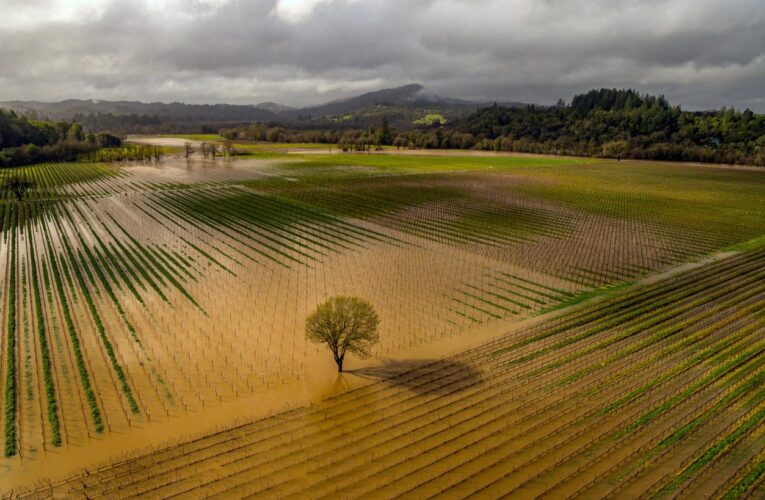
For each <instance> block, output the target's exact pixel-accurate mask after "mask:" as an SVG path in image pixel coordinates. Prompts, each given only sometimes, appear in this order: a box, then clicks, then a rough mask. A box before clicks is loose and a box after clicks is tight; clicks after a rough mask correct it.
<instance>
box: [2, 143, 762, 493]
mask: <svg viewBox="0 0 765 500" xmlns="http://www.w3.org/2000/svg"><path fill="white" fill-rule="evenodd" d="M205 140H207V139H205ZM293 147H294V146H293ZM19 173H20V174H23V175H25V176H27V177H29V178H32V179H34V180H35V181H36V187H35V188H34V189H32V190H31V191H30V192H29V193H28V195H27V197H26V198H25V200H24V201H22V202H20V203H18V202H16V201H15V200H14V198H13V196H12V194H11V193H10V192H8V191H7V190H2V191H0V220H1V221H2V222H0V225H2V239H0V259H2V260H3V263H4V265H3V266H2V267H0V283H2V287H0V319H2V324H3V336H2V357H1V358H0V369H1V370H2V374H3V377H2V380H3V395H4V396H3V398H2V402H0V408H1V409H2V412H0V415H2V416H3V429H4V434H3V436H4V449H5V452H6V455H7V458H6V459H4V463H3V464H2V467H0V484H2V485H3V487H2V488H0V491H2V492H7V491H10V490H11V489H16V490H17V489H18V488H21V487H25V486H29V485H30V484H32V483H34V482H35V481H38V480H42V479H44V478H46V477H51V476H57V475H62V474H64V475H66V474H70V473H72V472H74V471H73V470H72V468H73V467H75V466H78V465H79V466H86V465H87V466H90V465H92V463H93V462H95V461H104V457H102V456H100V455H99V456H98V457H97V456H96V455H93V456H88V452H87V450H89V449H91V448H96V447H97V446H94V444H97V443H100V442H103V443H104V444H106V445H108V444H109V443H115V444H114V448H113V449H114V455H115V456H116V455H117V454H118V453H122V452H128V451H130V450H131V449H130V447H129V446H126V445H122V444H120V445H117V444H116V443H118V442H119V439H120V436H130V435H131V433H134V432H138V431H137V430H140V429H152V428H154V427H155V426H161V425H163V424H165V423H172V422H179V424H178V425H179V427H183V425H182V423H184V422H191V421H192V420H193V419H194V418H195V416H202V415H211V416H215V418H214V419H213V420H215V421H216V422H223V423H224V424H225V423H226V421H225V418H224V417H225V415H226V413H227V411H228V410H227V409H228V408H230V407H231V405H234V404H235V403H236V402H237V401H246V402H247V403H248V404H251V406H252V408H253V410H252V413H253V414H256V413H259V414H263V413H265V412H266V409H271V408H273V405H271V403H267V402H266V399H268V397H267V395H268V394H270V393H271V392H272V391H273V390H274V388H279V387H292V388H299V389H297V391H298V392H303V391H306V392H308V393H311V394H309V395H308V397H309V398H310V399H312V400H313V399H315V398H316V397H317V396H316V395H315V394H313V392H312V391H314V390H315V389H316V387H315V385H316V382H315V380H330V381H331V380H332V378H329V377H333V375H332V374H331V370H332V366H331V359H330V358H328V356H327V354H326V353H325V352H324V351H322V350H320V349H319V348H317V347H315V346H314V345H312V344H308V343H307V342H306V341H305V339H304V337H303V334H302V327H303V326H302V325H303V321H304V319H305V317H306V316H307V315H308V313H309V312H310V311H311V310H312V309H313V308H314V307H315V306H316V304H317V303H319V302H321V301H323V300H324V299H325V298H327V297H329V296H332V295H337V294H350V295H358V296H361V297H364V298H366V299H368V300H369V301H371V302H372V303H373V304H374V305H375V307H376V308H377V309H378V311H379V314H380V317H381V319H382V330H381V333H380V336H381V343H380V345H379V346H378V348H377V351H376V357H375V358H374V359H372V360H370V361H368V362H366V363H361V362H358V360H353V359H352V360H349V362H348V365H349V369H350V370H351V371H352V372H353V371H354V370H356V371H357V373H358V374H361V375H364V374H368V376H369V377H371V378H373V379H375V378H383V379H384V381H383V382H381V383H378V384H372V385H368V384H367V383H362V384H361V385H364V387H362V388H359V389H355V390H351V391H349V392H348V391H346V392H343V394H342V395H339V396H336V397H334V398H331V399H328V400H326V401H324V402H322V403H320V404H319V406H318V407H315V408H301V409H297V410H294V411H293V413H287V414H284V415H283V416H280V417H278V421H279V422H286V423H287V424H285V425H288V426H290V428H292V427H291V426H293V425H294V426H295V428H294V434H290V438H289V439H286V440H285V439H284V434H280V433H279V432H287V431H286V430H284V429H283V428H282V427H281V426H280V425H276V424H275V422H276V420H269V419H265V420H258V421H256V422H254V423H251V424H247V425H245V426H244V427H237V428H235V429H232V430H230V431H226V432H224V433H220V434H215V435H212V436H210V437H209V438H205V439H204V440H201V441H195V442H194V443H193V444H182V445H179V446H177V447H173V448H168V449H166V450H164V451H162V452H159V453H160V454H161V460H159V459H157V460H156V461H155V458H151V459H143V458H139V459H136V460H137V461H136V462H124V463H115V464H113V465H110V466H107V467H106V468H104V469H103V471H101V472H99V473H98V474H93V475H92V476H91V478H92V480H88V481H86V482H81V481H80V479H79V478H78V480H77V481H76V484H75V482H69V481H65V482H63V483H56V484H57V486H56V489H55V492H56V493H57V494H58V493H61V492H64V491H67V492H68V491H69V490H70V489H72V490H78V489H82V488H84V489H85V490H86V492H87V493H88V495H90V496H93V495H92V494H94V493H100V494H108V495H109V496H122V495H124V496H128V495H130V494H138V493H141V492H142V491H143V489H146V488H157V489H156V491H154V490H152V493H162V494H164V493H167V494H169V493H171V492H184V491H186V490H187V489H188V490H189V491H188V492H187V494H188V495H190V496H195V495H198V494H200V493H204V494H207V493H213V492H217V493H221V494H224V493H225V494H234V493H236V494H239V493H256V492H259V491H260V489H261V488H267V487H277V486H278V488H279V489H278V491H280V492H282V491H285V492H288V491H294V492H300V491H303V490H304V489H305V488H311V490H310V491H312V492H324V493H326V494H327V495H329V494H333V493H334V492H335V491H343V492H354V494H356V495H360V496H363V495H364V494H365V493H368V492H370V491H369V490H370V489H375V490H376V489H378V488H381V490H380V491H381V492H384V496H392V495H394V494H402V493H407V492H411V493H417V494H418V495H425V496H429V495H431V494H432V495H435V494H443V495H445V496H447V495H448V496H453V495H454V494H459V495H463V494H468V493H473V492H484V493H487V494H490V495H491V496H498V495H500V494H512V493H523V494H529V495H531V494H545V493H550V494H552V493H555V494H561V495H563V494H573V493H577V494H579V495H583V496H602V495H604V494H606V493H608V492H613V494H615V495H628V496H632V495H633V494H641V493H649V494H656V495H659V496H662V495H666V496H672V495H675V494H677V492H682V493H683V494H685V495H688V496H690V497H693V496H694V495H695V494H696V493H698V492H699V491H712V490H713V487H714V491H719V492H726V491H730V492H731V494H738V493H737V492H741V493H745V492H748V491H752V489H753V488H757V487H759V486H758V485H759V484H760V475H761V474H762V469H763V465H762V453H763V451H762V450H763V449H764V448H765V447H763V446H762V445H763V441H762V436H763V435H764V434H763V433H765V426H764V425H763V423H762V420H761V415H760V413H761V411H760V410H761V406H762V402H761V399H762V397H763V396H762V395H761V394H760V393H759V392H758V391H759V388H758V383H759V381H760V378H758V377H759V371H760V369H759V365H760V364H761V363H762V362H763V360H765V357H763V356H761V355H760V352H761V350H760V347H759V346H760V343H761V342H762V341H763V337H762V335H763V324H762V322H761V318H760V316H761V314H760V312H761V310H762V305H763V304H762V300H763V291H762V290H761V288H762V286H761V283H762V277H763V266H765V264H764V262H765V260H764V259H765V257H763V255H764V254H763V251H762V250H761V248H762V246H763V242H764V241H765V240H763V238H765V172H760V171H754V170H746V169H727V168H714V167H699V166H692V165H679V164H678V165H671V164H657V163H638V162H626V161H623V162H609V161H601V160H584V159H576V158H548V157H529V156H509V155H504V156H503V155H499V156H488V155H487V156H470V155H464V156H435V155H434V156H417V155H405V154H334V155H329V154H320V153H317V152H312V153H307V154H303V155H301V154H286V153H278V152H274V153H271V154H268V155H265V156H262V157H261V156H258V155H257V154H256V155H255V156H253V157H241V158H239V157H237V158H233V159H231V158H228V159H218V160H215V161H212V160H203V159H201V158H192V159H190V160H188V161H187V160H184V159H180V158H168V159H165V160H163V161H162V162H160V163H157V164H120V165H111V164H63V163H62V164H42V165H35V166H32V167H24V168H19V169H12V170H3V171H0V178H5V177H7V176H11V175H14V174H19ZM0 181H2V179H0ZM0 185H2V184H1V183H0ZM724 250H727V251H735V252H738V253H736V254H734V255H729V256H727V257H726V258H724V259H721V260H718V261H716V262H712V263H708V264H705V265H703V266H701V267H699V268H698V269H696V270H693V271H688V272H686V273H685V274H682V275H679V276H678V277H674V278H667V279H664V280H660V281H657V282H655V283H651V284H640V283H641V281H642V280H643V279H644V278H646V277H649V276H651V275H655V274H656V273H661V272H665V271H667V270H669V269H672V268H674V267H677V266H683V265H685V264H687V263H689V262H694V261H699V260H700V259H704V258H707V257H709V256H710V255H714V254H716V253H717V252H721V251H724ZM564 308H566V309H565V310H564ZM549 311H556V313H557V314H560V313H561V311H563V315H562V316H560V317H556V318H555V319H546V318H547V316H543V317H542V320H543V321H542V322H541V323H540V324H539V325H537V326H535V327H533V328H532V329H529V330H524V331H521V332H515V333H512V334H508V335H500V336H499V337H498V338H497V340H496V341H495V342H494V343H492V344H485V345H482V346H480V347H475V348H473V349H471V350H469V351H467V352H465V353H464V354H461V355H459V356H457V357H455V358H449V359H447V360H445V361H437V362H436V361H433V362H432V363H431V364H429V365H428V366H421V367H415V368H414V369H407V370H404V371H403V372H401V370H398V371H397V372H396V375H397V376H396V377H392V378H391V377H388V375H390V373H388V372H385V371H384V370H382V371H380V370H381V369H380V367H381V366H382V367H386V366H389V365H390V366H396V363H397V362H399V361H400V360H401V359H405V358H407V357H408V356H409V354H408V353H411V352H414V350H416V349H426V350H428V351H429V352H432V353H433V357H434V358H437V357H438V356H439V354H438V353H440V352H443V351H442V350H441V348H440V347H439V346H441V345H445V343H448V342H449V341H451V340H452V339H470V338H473V337H475V338H482V337H481V335H484V334H486V332H491V331H495V332H503V331H510V330H512V327H513V325H515V324H517V323H518V322H520V321H530V320H532V319H533V318H534V317H537V316H540V315H544V314H545V313H548V312H549ZM691 361H692V362H691ZM410 368H411V367H410ZM365 370H366V372H365ZM375 370H377V371H375ZM720 370H722V371H720ZM402 373H403V374H402ZM347 377H357V375H347ZM359 380H366V379H365V378H364V379H362V378H359ZM355 384H356V385H358V384H359V383H358V382H356V383H355ZM319 385H321V384H319ZM352 385H353V384H352ZM319 399H321V398H319ZM269 405H271V406H269ZM723 409H726V411H722V410H723ZM328 419H337V420H339V421H343V422H347V424H343V425H342V426H339V427H337V428H336V429H334V430H332V431H330V430H327V429H329V428H331V427H332V426H327V425H325V424H326V423H327V422H330V420H328ZM394 422H398V423H399V424H400V425H398V424H397V425H393V423H394ZM228 424H229V426H230V421H229V423H228ZM361 424H363V426H364V427H363V432H359V433H353V432H350V429H353V428H355V427H354V426H358V425H361ZM188 425H189V426H191V427H188V428H186V429H187V431H188V432H189V433H204V431H206V429H205V428H204V427H194V426H192V424H188ZM277 431H279V432H277ZM333 432H334V433H339V434H332V433H333ZM367 434H369V435H367ZM242 436H245V437H242ZM543 438H544V439H543ZM338 440H339V441H338ZM233 441H236V442H237V443H239V444H237V446H233V445H232V446H231V448H230V449H229V447H228V444H231V443H232V442H233ZM221 443H228V444H221ZM277 443H278V444H277ZM339 443H343V446H342V449H338V448H337V447H338V446H339ZM151 444H153V445H160V444H162V440H157V441H156V442H154V443H151ZM240 444H241V446H240ZM364 447H370V448H374V450H375V451H374V455H370V454H369V453H370V452H369V451H364V449H365V448H364ZM83 450H85V452H84V453H83ZM296 450H302V451H300V452H298V451H296ZM424 452H427V453H424ZM180 453H183V457H181V456H180ZM197 453H202V454H201V455H198V457H199V462H198V463H199V464H201V465H199V468H198V469H197V468H195V467H186V466H185V465H184V463H191V461H192V460H196V459H195V458H194V457H196V456H197V455H195V454H197ZM423 453H424V454H423ZM74 454H78V455H79V456H80V458H78V459H77V460H67V458H70V457H74ZM616 455H618V457H617V458H618V459H617V458H613V457H615V456H616ZM371 456H380V457H382V456H385V457H387V458H385V460H380V461H376V462H375V463H370V462H369V457H371ZM415 456H418V457H421V458H418V459H417V460H412V459H411V458H412V457H415ZM733 456H735V457H736V460H738V462H736V463H737V464H738V465H733V463H732V462H731V460H732V459H731V460H728V457H733ZM186 457H188V460H189V462H183V460H186ZM439 457H446V458H444V459H443V460H440V458H439ZM482 457H483V458H482ZM606 457H611V458H609V459H608V460H606ZM53 459H62V461H63V462H67V461H68V462H71V463H68V464H67V466H66V467H63V466H61V467H59V468H54V469H51V468H49V463H50V462H51V460H53ZM144 460H150V461H152V463H155V464H156V463H158V464H160V465H159V466H158V467H160V469H154V468H147V469H146V470H145V474H146V477H144V476H143V475H142V474H144V472H136V473H135V474H133V473H131V474H129V475H127V476H125V475H124V474H122V473H120V472H119V471H120V470H124V469H125V468H130V469H131V470H135V471H139V470H143V469H141V467H142V466H139V465H136V464H141V463H143V462H142V461H144ZM179 460H181V462H179ZM439 460H440V461H439ZM106 461H107V462H108V461H109V460H108V457H107V460H106ZM112 461H113V459H112ZM264 461H265V464H264ZM330 463H332V464H335V463H336V465H337V468H335V467H334V466H332V467H330V465H329V464H330ZM35 464H39V465H35ZM162 464H166V465H162ZM317 464H324V465H323V466H322V467H321V470H320V471H319V472H321V474H308V475H306V472H309V473H310V472H312V471H314V469H316V468H317V467H319V465H317ZM661 464H666V465H661ZM50 467H52V466H50ZM57 467H58V466H57ZM210 470H213V472H210ZM256 470H257V473H255V472H253V471H256ZM200 471H202V472H204V474H203V476H201V477H203V478H204V480H202V479H199V478H197V476H196V475H197V472H200ZM667 471H671V472H670V474H669V475H665V476H662V474H661V473H666V472H667ZM758 471H759V472H758ZM149 478H152V479H149ZM394 478H395V480H393V479H394ZM147 481H148V482H147ZM123 488H124V489H123ZM200 488H201V489H200ZM282 488H284V489H282ZM694 488H695V489H694ZM40 493H42V490H41V491H40ZM426 494H427V495H426Z"/></svg>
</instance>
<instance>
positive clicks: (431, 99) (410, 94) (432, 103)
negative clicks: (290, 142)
mask: <svg viewBox="0 0 765 500" xmlns="http://www.w3.org/2000/svg"><path fill="white" fill-rule="evenodd" d="M487 104H488V103H482V102H474V101H466V100H463V99H454V98H443V97H439V96H437V95H431V94H428V93H426V92H425V89H424V87H423V86H422V85H420V84H417V83H414V84H410V85H404V86H403V87H397V88H392V89H383V90H377V91H374V92H367V93H365V94H361V95H358V96H355V97H351V98H348V99H339V100H335V101H330V102H327V103H324V104H320V105H318V106H309V107H305V108H299V109H293V110H291V111H288V112H282V113H281V115H282V116H286V117H288V118H291V119H293V120H298V121H299V122H312V121H313V122H315V121H319V122H321V121H324V120H327V119H333V120H334V121H336V122H337V121H340V122H343V121H346V122H352V123H354V124H357V125H362V124H363V123H364V122H368V121H370V120H372V121H374V120H379V117H380V115H383V114H384V115H386V116H388V118H389V119H390V120H391V122H392V123H393V124H394V125H396V126H406V125H409V126H411V125H412V124H414V123H416V122H417V121H418V120H422V119H423V118H424V117H426V116H428V115H437V114H440V115H443V119H444V120H446V119H451V118H455V117H457V116H462V115H464V114H466V113H468V112H471V111H475V110H477V109H479V108H481V107H484V106H486V105H487Z"/></svg>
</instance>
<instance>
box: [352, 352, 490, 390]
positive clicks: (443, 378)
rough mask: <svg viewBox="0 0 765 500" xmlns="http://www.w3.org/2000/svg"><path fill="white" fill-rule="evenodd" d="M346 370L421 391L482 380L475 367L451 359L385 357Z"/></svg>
mask: <svg viewBox="0 0 765 500" xmlns="http://www.w3.org/2000/svg"><path fill="white" fill-rule="evenodd" d="M346 373H350V374H353V375H356V376H358V377H363V378H367V379H371V380H379V381H382V382H383V383H385V384H388V385H391V386H395V387H401V388H406V389H409V390H411V391H413V392H416V393H420V394H428V393H430V394H433V393H437V394H448V393H453V392H459V391H462V390H465V389H467V388H469V387H472V386H475V385H478V384H480V383H482V382H483V377H482V375H481V372H480V371H478V370H477V369H476V368H475V367H473V366H472V365H469V364H467V363H460V362H457V361H454V360H450V359H441V360H433V359H426V360H414V361H412V360H407V361H394V360H386V361H384V362H383V363H382V364H381V365H377V366H369V367H366V368H359V369H356V370H347V371H346Z"/></svg>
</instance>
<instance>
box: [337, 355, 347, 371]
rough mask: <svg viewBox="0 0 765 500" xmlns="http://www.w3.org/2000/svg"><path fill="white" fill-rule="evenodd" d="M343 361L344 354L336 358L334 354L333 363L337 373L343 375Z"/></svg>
mask: <svg viewBox="0 0 765 500" xmlns="http://www.w3.org/2000/svg"><path fill="white" fill-rule="evenodd" d="M343 359H345V354H343V355H342V356H338V355H337V354H335V363H337V372H338V373H343Z"/></svg>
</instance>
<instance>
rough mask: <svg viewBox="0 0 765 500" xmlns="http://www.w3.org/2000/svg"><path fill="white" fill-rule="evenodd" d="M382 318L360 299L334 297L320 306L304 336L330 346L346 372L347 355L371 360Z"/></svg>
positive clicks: (339, 369) (310, 319)
mask: <svg viewBox="0 0 765 500" xmlns="http://www.w3.org/2000/svg"><path fill="white" fill-rule="evenodd" d="M379 325H380V318H379V317H378V316H377V313H376V312H375V310H374V308H373V307H372V304H370V303H369V302H367V301H366V300H363V299H359V298H357V297H344V296H337V297H332V298H331V299H329V300H328V301H326V302H324V303H323V304H320V305H319V306H318V307H317V308H316V310H315V311H314V312H313V313H312V314H311V315H310V316H308V318H307V319H306V321H305V336H306V338H307V339H308V340H310V341H311V342H314V343H317V344H327V347H329V349H330V350H331V351H332V355H333V356H334V357H335V363H337V371H338V372H342V371H343V360H344V359H345V354H346V353H348V352H351V353H353V354H355V355H357V356H359V357H361V358H368V357H369V356H370V354H371V351H372V346H373V345H375V344H376V343H377V341H378V340H379V336H378V334H377V327H378V326H379Z"/></svg>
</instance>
